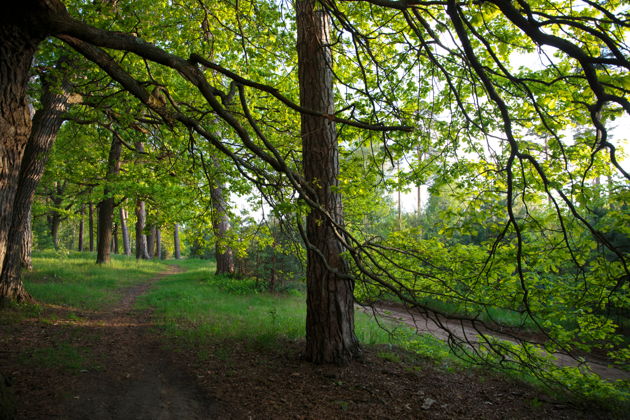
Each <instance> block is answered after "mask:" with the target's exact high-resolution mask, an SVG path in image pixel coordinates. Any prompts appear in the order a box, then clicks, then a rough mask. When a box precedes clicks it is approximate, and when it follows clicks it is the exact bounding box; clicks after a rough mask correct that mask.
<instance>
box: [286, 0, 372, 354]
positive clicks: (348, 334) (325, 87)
mask: <svg viewBox="0 0 630 420" xmlns="http://www.w3.org/2000/svg"><path fill="white" fill-rule="evenodd" d="M315 4H316V3H315V1H314V0H297V1H296V9H297V10H296V11H297V30H298V42H297V50H298V78H299V85H300V104H301V105H302V106H303V107H305V108H308V109H313V110H316V111H320V112H324V113H326V114H330V115H332V114H334V100H333V84H332V69H331V66H332V58H331V52H330V47H329V42H330V41H329V30H330V27H329V26H330V23H329V17H328V15H327V14H326V12H325V11H323V10H317V11H316V10H315ZM301 133H302V160H303V165H304V175H305V178H306V180H307V181H308V182H309V183H310V185H311V187H312V188H313V190H314V191H315V197H311V198H313V199H314V200H316V201H317V202H318V203H319V205H320V206H321V208H322V209H324V210H325V211H326V212H328V214H330V215H331V217H332V218H333V219H334V222H335V223H338V224H342V223H343V216H342V204H341V196H340V194H339V193H338V192H337V185H338V180H337V177H338V174H339V151H338V147H337V133H336V127H335V123H334V122H333V121H330V120H329V119H326V118H321V117H318V116H312V115H306V114H302V115H301ZM306 229H307V232H306V236H307V240H308V242H309V244H308V245H309V246H308V251H307V274H306V278H307V315H306V350H305V354H304V356H305V358H306V359H307V360H309V361H311V362H314V363H337V364H343V363H347V362H348V361H350V360H351V359H353V358H355V357H357V356H358V355H359V354H360V348H359V344H358V340H357V338H356V336H355V334H354V297H353V290H354V282H353V281H352V280H351V279H350V278H349V277H348V276H346V274H347V273H348V267H347V264H346V262H345V261H344V260H343V258H342V256H341V253H342V252H343V247H342V244H341V242H340V241H339V239H338V238H337V237H336V235H335V232H334V229H333V226H332V223H331V222H330V221H329V220H328V219H327V217H326V216H325V215H324V214H323V213H322V212H321V211H319V210H317V209H312V210H311V211H310V213H309V214H308V216H307V222H306ZM314 249H317V250H318V251H315V250H314ZM320 254H321V256H320ZM323 259H325V260H323ZM327 266H329V267H331V268H332V270H334V271H332V270H329V269H328V268H327Z"/></svg>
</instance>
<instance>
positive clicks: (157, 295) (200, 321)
mask: <svg viewBox="0 0 630 420" xmlns="http://www.w3.org/2000/svg"><path fill="white" fill-rule="evenodd" d="M175 263H176V264H178V265H180V266H181V267H182V268H184V269H185V270H186V272H184V273H180V274H176V275H172V276H169V277H168V278H166V279H164V280H163V281H161V282H160V283H159V284H158V285H157V286H156V287H155V288H153V289H152V290H151V291H150V292H149V293H148V294H146V295H144V296H142V297H140V299H139V301H138V305H139V306H141V307H151V308H154V309H155V315H156V316H157V317H158V319H159V320H160V323H161V325H162V326H163V327H164V329H165V330H166V331H167V333H168V334H170V335H172V336H175V337H178V338H181V339H183V340H184V341H185V342H195V343H204V342H208V341H214V342H217V341H225V340H227V341H232V340H238V341H242V342H247V343H250V344H252V345H254V346H257V347H268V348H270V347H273V346H276V345H278V343H281V342H282V341H283V340H286V339H288V340H296V339H301V338H303V337H304V335H305V319H306V304H305V296H304V295H300V294H297V293H292V294H291V295H281V296H278V295H276V294H270V293H266V292H263V291H261V290H260V289H259V288H257V287H256V284H255V282H254V281H253V280H249V279H236V278H229V277H217V276H215V275H214V274H213V273H214V270H215V266H214V263H212V262H209V261H199V260H183V261H178V262H175ZM386 326H387V327H388V328H386V329H383V328H381V326H379V325H378V324H377V323H376V322H375V321H374V320H373V319H372V317H371V316H369V315H367V314H364V313H363V312H360V311H357V312H356V313H355V334H356V335H357V338H358V339H359V341H360V342H361V343H362V344H363V345H375V344H390V345H394V344H399V345H400V344H403V343H405V342H409V343H411V342H412V339H411V338H412V337H414V340H413V345H414V349H416V348H424V347H426V348H425V349H424V350H423V351H418V352H419V353H421V354H422V355H424V356H427V357H438V355H440V356H442V355H447V354H448V347H447V346H446V345H445V344H444V343H442V342H441V341H439V340H431V339H430V338H426V337H418V336H416V335H415V334H414V333H413V331H412V330H411V329H409V328H405V327H400V326H394V325H393V324H389V323H387V324H386ZM436 346H437V348H436Z"/></svg>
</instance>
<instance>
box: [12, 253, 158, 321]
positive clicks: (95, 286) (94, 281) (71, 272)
mask: <svg viewBox="0 0 630 420" xmlns="http://www.w3.org/2000/svg"><path fill="white" fill-rule="evenodd" d="M95 260H96V256H95V254H94V253H87V252H67V251H66V252H56V251H43V252H36V253H34V255H33V267H34V270H33V271H32V272H30V273H27V272H25V273H24V284H25V285H26V290H28V292H29V293H30V294H31V295H32V296H33V297H34V298H35V299H36V300H37V301H39V302H44V303H49V304H56V305H66V306H71V307H74V308H80V309H99V308H104V307H107V306H109V305H112V304H114V303H116V302H117V300H118V299H119V295H118V294H117V293H116V291H117V290H119V289H121V288H125V287H129V286H132V285H134V284H137V283H140V282H142V281H144V280H146V279H148V278H150V277H152V276H154V275H155V274H156V273H159V272H160V271H163V270H164V268H165V264H164V263H163V262H160V261H136V259H135V258H134V257H125V256H121V255H113V256H112V262H111V263H110V264H106V265H102V266H100V265H97V264H95V263H94V261H95Z"/></svg>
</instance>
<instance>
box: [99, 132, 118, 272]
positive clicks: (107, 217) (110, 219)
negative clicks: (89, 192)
mask: <svg viewBox="0 0 630 420" xmlns="http://www.w3.org/2000/svg"><path fill="white" fill-rule="evenodd" d="M121 153H122V143H121V141H120V140H119V139H118V136H116V135H114V136H113V137H112V146H111V148H110V149H109V158H108V159H107V180H108V181H111V180H112V179H113V178H114V177H115V176H116V175H118V174H119V173H120V155H121ZM104 196H105V197H104V198H103V200H101V202H100V203H99V204H98V241H97V244H96V246H97V254H96V263H97V264H104V263H108V262H110V260H111V249H112V248H111V247H112V226H113V223H114V204H115V203H114V197H113V195H112V194H111V189H110V188H109V187H108V186H106V187H105V192H104Z"/></svg>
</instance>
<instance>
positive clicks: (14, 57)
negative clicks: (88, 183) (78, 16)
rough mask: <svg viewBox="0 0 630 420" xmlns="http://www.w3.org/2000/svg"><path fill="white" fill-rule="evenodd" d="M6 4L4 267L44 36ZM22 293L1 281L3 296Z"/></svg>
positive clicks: (1, 122)
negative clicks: (32, 81)
mask: <svg viewBox="0 0 630 420" xmlns="http://www.w3.org/2000/svg"><path fill="white" fill-rule="evenodd" d="M5 8H6V6H2V7H1V8H0V14H2V17H0V40H2V41H1V42H0V271H1V270H2V269H3V266H4V259H5V255H6V253H7V248H8V244H9V242H8V239H9V231H10V229H11V224H12V218H13V204H14V200H15V194H16V192H17V187H18V179H19V175H20V165H21V162H22V156H23V155H24V150H25V148H26V144H27V142H28V140H29V136H30V133H31V112H30V110H29V104H28V98H27V95H26V83H27V81H28V71H29V68H30V66H31V62H32V60H33V54H34V53H35V49H36V48H37V44H38V43H39V41H40V40H41V37H40V36H39V35H38V34H34V33H33V32H32V31H31V30H30V29H29V28H26V27H24V26H23V25H21V23H22V22H20V21H19V19H18V21H17V22H13V21H11V18H12V17H13V16H11V14H10V12H8V11H7V10H3V9H5ZM4 14H9V15H10V16H4ZM21 295H24V296H26V294H25V292H24V291H23V288H22V287H21V286H20V285H15V284H8V283H7V284H4V283H2V284H0V297H4V298H8V299H13V298H14V297H15V298H17V299H19V298H20V296H21Z"/></svg>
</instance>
